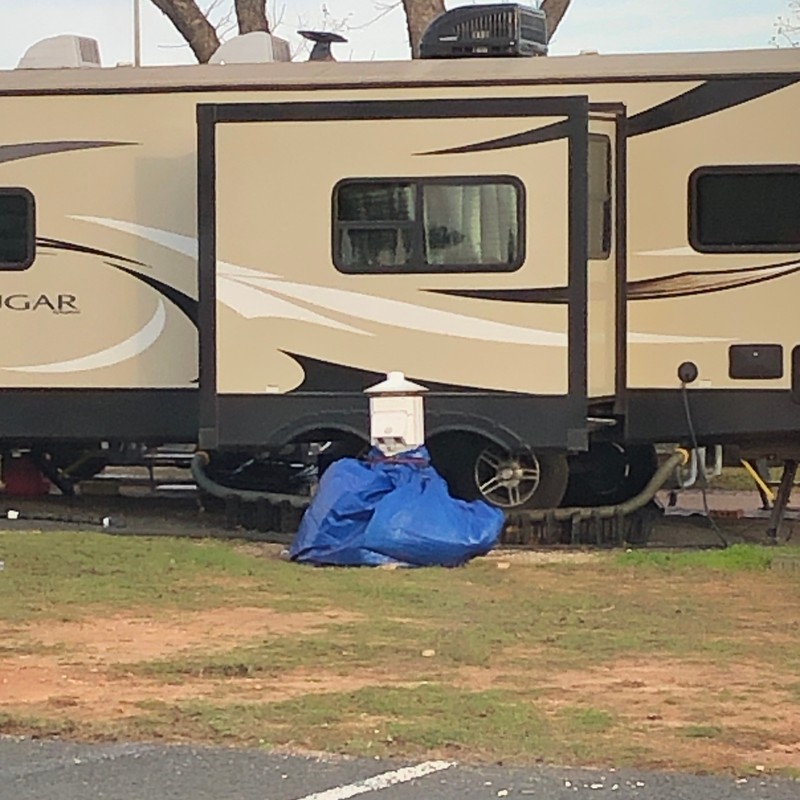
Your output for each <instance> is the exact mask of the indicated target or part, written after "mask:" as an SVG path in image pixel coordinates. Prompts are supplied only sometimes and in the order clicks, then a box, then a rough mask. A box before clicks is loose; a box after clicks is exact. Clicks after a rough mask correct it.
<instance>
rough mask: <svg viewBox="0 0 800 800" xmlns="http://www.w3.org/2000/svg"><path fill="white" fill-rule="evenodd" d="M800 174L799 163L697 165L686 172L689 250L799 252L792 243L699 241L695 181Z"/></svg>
mask: <svg viewBox="0 0 800 800" xmlns="http://www.w3.org/2000/svg"><path fill="white" fill-rule="evenodd" d="M770 173H777V174H781V173H783V174H786V173H788V174H800V164H715V165H713V166H702V167H697V169H695V170H693V171H692V173H691V174H690V175H689V192H688V203H687V205H688V238H689V244H690V245H691V247H692V249H693V250H695V251H696V252H698V253H800V241H798V242H797V243H796V244H791V245H789V244H773V245H769V244H759V245H748V244H703V243H702V242H701V241H700V239H699V236H698V234H699V219H698V203H697V184H698V182H699V181H700V179H701V178H703V177H705V176H706V175H719V174H723V175H761V174H770Z"/></svg>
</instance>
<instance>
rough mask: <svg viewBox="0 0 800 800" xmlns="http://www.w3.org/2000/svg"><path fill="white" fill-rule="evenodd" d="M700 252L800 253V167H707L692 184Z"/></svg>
mask: <svg viewBox="0 0 800 800" xmlns="http://www.w3.org/2000/svg"><path fill="white" fill-rule="evenodd" d="M689 208H690V211H691V214H690V229H689V240H690V242H691V243H692V246H693V247H694V248H695V249H696V250H700V251H711V252H719V251H738V252H743V251H744V252H770V251H772V252H775V251H778V252H780V251H783V252H793V251H797V250H800V167H795V166H791V167H777V166H776V167H706V168H704V169H701V170H697V171H696V172H695V173H694V174H693V175H692V177H691V179H690V183H689Z"/></svg>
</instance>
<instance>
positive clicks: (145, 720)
mask: <svg viewBox="0 0 800 800" xmlns="http://www.w3.org/2000/svg"><path fill="white" fill-rule="evenodd" d="M143 710H144V711H146V713H144V714H142V715H141V716H140V717H138V718H137V719H135V720H132V721H130V725H131V726H132V727H133V728H135V729H136V730H137V731H138V732H139V733H146V734H148V735H150V736H155V737H159V738H160V737H162V736H170V737H171V738H178V739H191V740H201V741H214V742H226V743H229V744H249V745H262V746H268V747H279V746H280V747H287V746H290V747H302V748H313V749H324V750H326V751H329V752H337V753H349V754H356V755H373V756H383V757H390V756H394V755H401V754H402V755H403V756H406V757H408V756H412V757H414V756H416V757H423V756H424V755H425V754H430V753H439V754H449V755H457V754H459V753H469V754H470V757H471V758H473V759H474V760H480V761H501V760H512V761H517V762H520V761H525V760H528V761H530V760H534V761H538V760H554V759H557V758H559V757H563V754H564V753H565V752H567V753H577V752H583V753H584V754H587V753H590V752H592V751H593V749H594V748H593V744H592V739H593V738H594V737H595V736H596V735H597V734H598V733H603V732H606V731H608V730H610V729H611V728H612V727H613V721H612V719H611V717H610V715H608V714H607V713H605V712H603V711H600V710H597V709H585V708H567V709H565V710H564V711H563V713H561V714H559V715H558V717H556V718H549V717H548V716H547V715H546V714H545V713H544V712H543V711H542V710H540V709H539V708H538V707H537V704H536V700H535V697H533V696H531V695H529V694H525V693H520V692H511V691H504V690H488V691H469V690H465V689H456V688H453V687H450V686H446V685H443V684H440V683H426V684H421V685H418V686H412V687H396V686H375V687H368V688H364V689H361V690H358V691H354V692H347V693H333V694H326V695H318V696H306V697H301V698H297V699H294V700H289V701H285V702H281V703H271V704H269V705H266V704H237V705H226V706H220V705H215V704H212V703H207V702H191V703H179V704H177V705H171V706H170V705H166V704H159V703H152V702H151V703H148V704H147V706H146V708H145V709H143Z"/></svg>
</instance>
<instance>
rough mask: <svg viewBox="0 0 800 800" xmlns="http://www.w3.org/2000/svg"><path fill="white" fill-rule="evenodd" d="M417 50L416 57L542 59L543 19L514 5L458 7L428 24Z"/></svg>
mask: <svg viewBox="0 0 800 800" xmlns="http://www.w3.org/2000/svg"><path fill="white" fill-rule="evenodd" d="M419 49H420V58H479V57H482V56H493V57H498V56H544V55H547V18H546V17H545V14H544V11H540V10H539V9H536V8H531V7H529V6H521V5H518V4H517V3H501V4H491V5H480V6H462V7H461V8H454V9H452V10H451V11H446V12H445V13H444V14H440V15H439V16H438V17H437V18H436V19H435V20H434V21H433V22H431V24H430V25H429V26H428V27H427V29H426V30H425V33H423V34H422V39H421V40H420V48H419Z"/></svg>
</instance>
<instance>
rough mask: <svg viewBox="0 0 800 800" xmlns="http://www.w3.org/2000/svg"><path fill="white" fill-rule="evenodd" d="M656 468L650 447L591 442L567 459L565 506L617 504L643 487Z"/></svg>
mask: <svg viewBox="0 0 800 800" xmlns="http://www.w3.org/2000/svg"><path fill="white" fill-rule="evenodd" d="M657 469H658V457H657V455H656V451H655V448H654V447H652V446H651V445H621V444H617V443H615V442H597V443H594V444H593V445H592V446H591V447H590V448H589V450H588V451H587V452H585V453H577V454H575V455H573V456H570V458H569V483H568V485H567V491H566V493H565V495H564V505H566V506H605V505H609V506H610V505H617V504H618V503H624V502H625V501H626V500H630V499H631V498H632V497H635V496H636V495H637V494H639V492H641V491H642V490H643V489H644V488H645V486H647V484H648V482H649V481H650V478H652V477H653V475H654V474H655V471H656V470H657Z"/></svg>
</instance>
